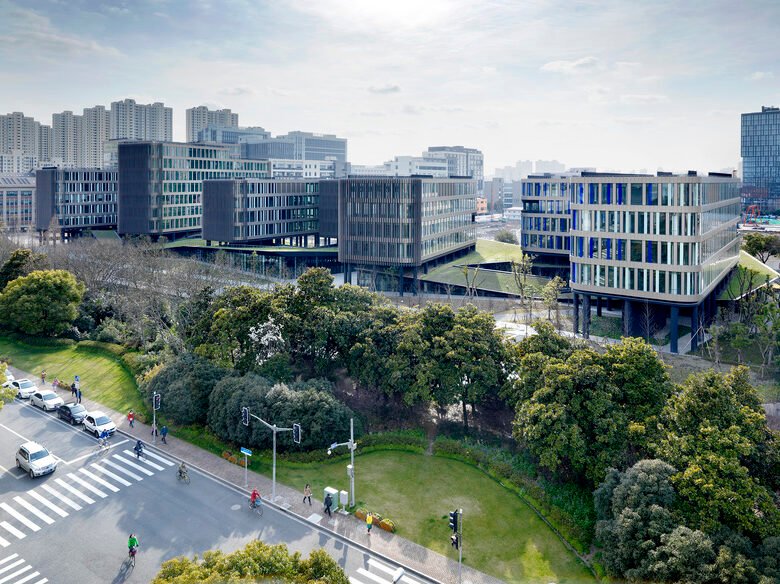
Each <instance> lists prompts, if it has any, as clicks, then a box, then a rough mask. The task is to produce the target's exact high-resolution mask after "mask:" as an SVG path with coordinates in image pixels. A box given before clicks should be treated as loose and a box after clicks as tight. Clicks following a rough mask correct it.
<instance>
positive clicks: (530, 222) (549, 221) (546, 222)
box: [522, 217, 569, 233]
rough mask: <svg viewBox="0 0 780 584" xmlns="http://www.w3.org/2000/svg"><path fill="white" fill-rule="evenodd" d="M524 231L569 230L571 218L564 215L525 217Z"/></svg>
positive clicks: (564, 231)
mask: <svg viewBox="0 0 780 584" xmlns="http://www.w3.org/2000/svg"><path fill="white" fill-rule="evenodd" d="M522 226H523V231H544V232H547V231H558V232H563V233H567V232H568V231H569V220H568V219H564V218H562V217H560V218H559V217H523V218H522Z"/></svg>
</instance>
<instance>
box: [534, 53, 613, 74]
mask: <svg viewBox="0 0 780 584" xmlns="http://www.w3.org/2000/svg"><path fill="white" fill-rule="evenodd" d="M599 65H600V62H599V60H598V59H597V58H596V57H583V58H581V59H576V60H574V61H550V62H549V63H545V64H544V65H542V67H541V70H542V71H549V72H552V73H562V74H564V75H571V74H573V73H581V72H585V71H592V70H593V69H596V68H598V67H599Z"/></svg>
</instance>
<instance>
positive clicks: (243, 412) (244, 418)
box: [241, 407, 249, 426]
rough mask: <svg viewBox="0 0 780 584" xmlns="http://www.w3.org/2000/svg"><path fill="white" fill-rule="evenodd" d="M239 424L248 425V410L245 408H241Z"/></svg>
mask: <svg viewBox="0 0 780 584" xmlns="http://www.w3.org/2000/svg"><path fill="white" fill-rule="evenodd" d="M241 423H242V424H244V426H248V425H249V408H247V407H243V408H241Z"/></svg>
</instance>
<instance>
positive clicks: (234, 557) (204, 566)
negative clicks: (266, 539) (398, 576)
mask: <svg viewBox="0 0 780 584" xmlns="http://www.w3.org/2000/svg"><path fill="white" fill-rule="evenodd" d="M260 581H269V582H270V581H273V582H291V583H294V584H296V583H297V584H349V579H348V578H347V576H346V574H345V573H344V571H343V570H342V569H341V568H340V567H339V565H338V563H337V562H336V560H334V559H333V558H331V557H330V556H329V555H328V554H327V552H325V551H324V550H321V549H317V550H314V551H313V552H311V554H310V555H309V557H308V558H307V559H302V558H301V554H300V553H299V552H294V553H290V552H289V551H288V550H287V546H286V545H284V544H279V545H269V544H266V543H263V542H262V541H260V540H254V541H251V542H250V543H248V544H247V545H246V546H245V547H244V548H242V549H240V550H237V551H235V552H232V553H230V554H225V553H223V552H221V551H218V550H217V551H207V552H205V553H204V554H203V558H202V559H200V560H199V559H198V558H197V556H196V557H194V558H192V559H190V558H185V557H183V556H180V557H178V558H173V559H171V560H167V561H166V562H164V563H163V565H162V566H161V567H160V571H159V572H158V573H157V576H155V578H154V580H152V584H198V583H200V582H260Z"/></svg>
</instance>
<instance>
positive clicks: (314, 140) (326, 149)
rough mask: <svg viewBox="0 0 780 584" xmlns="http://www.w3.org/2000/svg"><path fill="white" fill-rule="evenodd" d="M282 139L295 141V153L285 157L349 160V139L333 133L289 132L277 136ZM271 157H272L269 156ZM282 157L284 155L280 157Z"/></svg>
mask: <svg viewBox="0 0 780 584" xmlns="http://www.w3.org/2000/svg"><path fill="white" fill-rule="evenodd" d="M277 139H278V140H280V141H291V142H292V143H293V155H292V156H284V157H283V158H294V159H295V160H335V161H337V162H342V163H344V162H347V140H346V138H338V137H336V136H334V135H333V134H313V133H311V132H300V131H295V132H288V133H287V134H285V135H283V136H277ZM269 158H271V157H270V156H269ZM280 158H282V157H280Z"/></svg>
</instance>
